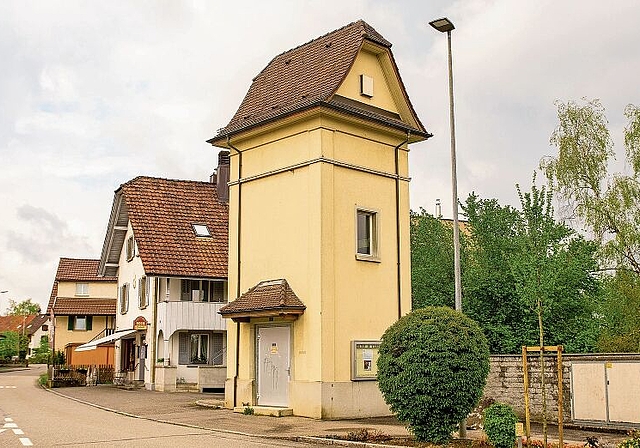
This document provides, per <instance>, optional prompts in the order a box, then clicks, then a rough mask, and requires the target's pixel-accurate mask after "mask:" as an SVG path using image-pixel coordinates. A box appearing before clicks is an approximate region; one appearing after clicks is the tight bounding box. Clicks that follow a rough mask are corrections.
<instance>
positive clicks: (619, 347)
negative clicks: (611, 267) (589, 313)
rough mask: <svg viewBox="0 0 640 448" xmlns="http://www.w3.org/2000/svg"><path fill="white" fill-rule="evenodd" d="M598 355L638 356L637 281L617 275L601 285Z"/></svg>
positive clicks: (639, 279) (629, 275) (625, 274)
mask: <svg viewBox="0 0 640 448" xmlns="http://www.w3.org/2000/svg"><path fill="white" fill-rule="evenodd" d="M603 290H604V302H603V306H602V310H601V312H600V313H599V315H600V316H601V318H602V320H603V327H604V328H603V330H602V334H601V336H600V339H599V340H598V350H599V351H600V352H605V353H606V352H609V353H612V352H631V353H638V352H640V277H638V276H637V275H635V274H634V273H633V272H630V271H624V270H621V271H618V272H616V274H615V275H614V276H609V277H606V278H605V279H604V281H603Z"/></svg>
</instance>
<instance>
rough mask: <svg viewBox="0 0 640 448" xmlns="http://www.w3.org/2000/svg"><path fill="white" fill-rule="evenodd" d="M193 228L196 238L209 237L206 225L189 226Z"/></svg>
mask: <svg viewBox="0 0 640 448" xmlns="http://www.w3.org/2000/svg"><path fill="white" fill-rule="evenodd" d="M191 226H192V227H193V231H194V232H195V233H196V236H204V237H207V236H211V232H209V227H207V226H206V224H191Z"/></svg>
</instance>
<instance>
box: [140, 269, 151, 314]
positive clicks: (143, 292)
mask: <svg viewBox="0 0 640 448" xmlns="http://www.w3.org/2000/svg"><path fill="white" fill-rule="evenodd" d="M148 305H149V285H148V281H147V277H140V279H139V280H138V308H140V309H144V308H146V307H147V306H148Z"/></svg>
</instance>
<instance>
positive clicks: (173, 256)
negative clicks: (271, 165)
mask: <svg viewBox="0 0 640 448" xmlns="http://www.w3.org/2000/svg"><path fill="white" fill-rule="evenodd" d="M120 193H121V194H122V196H123V198H124V202H125V204H126V207H127V210H128V218H129V220H130V221H131V226H132V227H133V234H134V237H135V240H136V243H137V246H138V252H139V254H140V258H141V260H142V265H143V267H144V270H145V272H146V273H147V274H148V275H167V276H186V277H209V278H225V277H227V254H228V215H229V207H228V205H227V204H226V203H222V202H220V201H218V195H217V191H216V184H214V183H209V182H196V181H188V180H169V179H160V178H153V177H144V176H141V177H136V178H135V179H133V180H130V181H129V182H127V183H125V184H123V185H122V186H121V187H120V189H119V190H117V191H116V196H117V195H118V194H120ZM193 224H201V225H202V224H204V225H206V226H207V227H208V229H209V232H210V233H211V237H198V236H196V234H195V232H194V230H193Z"/></svg>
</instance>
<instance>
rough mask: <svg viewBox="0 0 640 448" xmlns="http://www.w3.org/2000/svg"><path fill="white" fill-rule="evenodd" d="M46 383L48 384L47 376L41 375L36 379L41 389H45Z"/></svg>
mask: <svg viewBox="0 0 640 448" xmlns="http://www.w3.org/2000/svg"><path fill="white" fill-rule="evenodd" d="M47 383H49V374H47V373H43V374H42V375H40V376H39V377H38V384H39V385H41V386H43V387H46V386H47Z"/></svg>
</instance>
